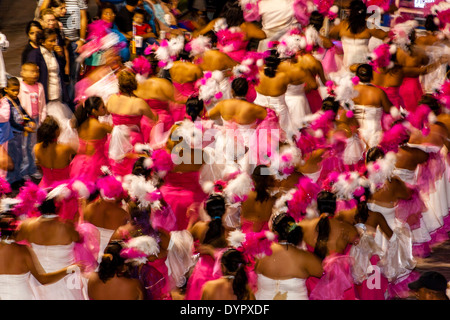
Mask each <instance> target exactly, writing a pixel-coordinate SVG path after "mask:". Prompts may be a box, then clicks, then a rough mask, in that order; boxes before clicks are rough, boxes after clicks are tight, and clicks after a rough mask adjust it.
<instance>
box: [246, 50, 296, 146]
mask: <svg viewBox="0 0 450 320" xmlns="http://www.w3.org/2000/svg"><path fill="white" fill-rule="evenodd" d="M280 62H281V60H280V58H279V55H278V53H277V51H276V50H271V54H270V56H269V57H267V58H265V60H264V66H263V67H262V68H261V70H260V73H259V75H260V82H259V84H258V85H257V86H256V87H255V89H256V99H255V101H254V102H253V103H254V104H257V105H260V106H263V107H267V108H270V109H272V110H273V111H275V113H276V115H277V116H278V122H279V124H280V128H281V129H282V130H283V131H284V132H285V133H286V139H287V140H288V141H290V140H292V137H293V136H295V135H297V134H298V129H296V128H295V126H294V125H293V123H292V119H291V116H290V113H289V108H288V106H287V105H286V99H285V95H286V91H287V88H288V85H289V84H291V77H290V76H289V75H288V74H287V73H286V72H284V71H282V70H278V67H279V65H280Z"/></svg>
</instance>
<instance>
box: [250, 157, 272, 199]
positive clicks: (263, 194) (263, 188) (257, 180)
mask: <svg viewBox="0 0 450 320" xmlns="http://www.w3.org/2000/svg"><path fill="white" fill-rule="evenodd" d="M263 169H268V167H267V166H266V165H259V166H257V167H256V168H255V169H254V170H253V173H252V180H253V182H254V185H255V191H256V201H259V202H264V201H266V200H269V198H270V193H269V187H270V182H271V179H272V176H270V175H264V174H262V170H263Z"/></svg>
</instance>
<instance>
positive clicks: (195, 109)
mask: <svg viewBox="0 0 450 320" xmlns="http://www.w3.org/2000/svg"><path fill="white" fill-rule="evenodd" d="M204 107H205V104H204V102H203V100H201V99H199V98H198V97H194V96H193V97H189V98H188V99H187V101H186V113H187V114H188V115H189V116H190V117H191V119H192V121H195V120H196V119H197V117H198V116H199V115H200V114H201V112H202V111H203V109H204Z"/></svg>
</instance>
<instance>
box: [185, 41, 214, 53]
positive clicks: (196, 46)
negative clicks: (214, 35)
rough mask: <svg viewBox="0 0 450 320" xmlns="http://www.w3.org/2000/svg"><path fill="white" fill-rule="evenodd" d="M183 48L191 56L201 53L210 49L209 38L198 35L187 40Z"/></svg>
mask: <svg viewBox="0 0 450 320" xmlns="http://www.w3.org/2000/svg"><path fill="white" fill-rule="evenodd" d="M185 49H186V51H188V52H189V53H190V55H191V56H196V55H200V54H203V53H205V51H207V50H209V49H211V39H210V38H208V37H205V36H198V37H196V38H194V39H192V40H191V41H190V42H188V43H187V44H186V47H185Z"/></svg>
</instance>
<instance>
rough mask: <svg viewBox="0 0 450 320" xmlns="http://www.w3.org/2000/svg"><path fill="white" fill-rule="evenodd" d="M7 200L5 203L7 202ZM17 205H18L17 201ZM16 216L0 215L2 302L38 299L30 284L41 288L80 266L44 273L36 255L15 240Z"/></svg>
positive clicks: (6, 199)
mask: <svg viewBox="0 0 450 320" xmlns="http://www.w3.org/2000/svg"><path fill="white" fill-rule="evenodd" d="M8 200H9V199H8V198H5V199H4V200H3V201H2V202H5V201H8ZM16 203H17V202H16ZM17 225H18V221H17V217H16V216H15V215H13V214H8V213H5V212H4V213H2V215H1V216H0V231H1V241H0V260H1V261H2V263H1V264H0V299H1V300H36V299H38V298H39V297H38V296H36V295H35V292H34V291H33V289H32V286H31V284H30V283H31V281H36V282H39V283H40V284H41V285H45V284H50V283H53V282H56V281H59V280H60V279H62V278H63V277H65V276H66V275H67V274H68V273H70V272H71V270H73V269H74V268H78V266H76V265H73V266H69V267H67V266H66V267H65V268H62V269H61V270H56V271H55V272H52V273H45V272H44V271H43V269H42V266H41V265H40V264H39V262H38V261H36V260H35V257H34V253H33V251H32V250H31V249H29V248H28V247H27V246H26V245H22V244H18V243H16V241H15V239H14V238H15V237H14V236H15V233H16V227H17Z"/></svg>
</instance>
